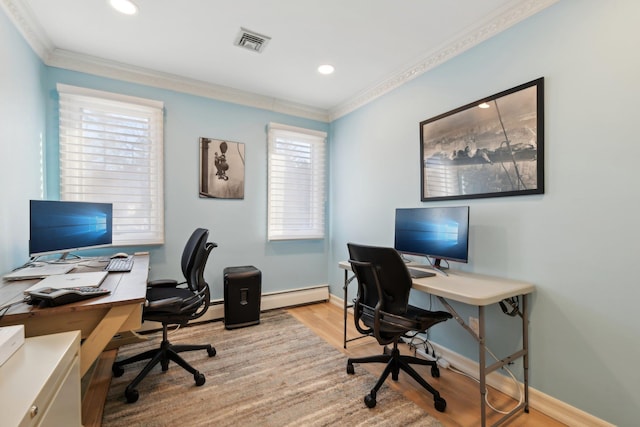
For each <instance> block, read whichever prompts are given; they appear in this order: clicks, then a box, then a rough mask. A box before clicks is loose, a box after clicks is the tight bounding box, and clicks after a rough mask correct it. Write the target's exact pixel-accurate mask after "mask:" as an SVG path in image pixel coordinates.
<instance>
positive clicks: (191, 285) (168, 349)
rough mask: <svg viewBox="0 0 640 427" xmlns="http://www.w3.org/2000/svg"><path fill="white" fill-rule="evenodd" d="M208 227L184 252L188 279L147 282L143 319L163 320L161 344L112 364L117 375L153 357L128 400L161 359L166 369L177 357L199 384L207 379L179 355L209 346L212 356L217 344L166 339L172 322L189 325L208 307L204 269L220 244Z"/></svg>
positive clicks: (196, 234)
mask: <svg viewBox="0 0 640 427" xmlns="http://www.w3.org/2000/svg"><path fill="white" fill-rule="evenodd" d="M208 236H209V231H208V230H205V229H203V228H198V229H196V230H195V231H194V232H193V234H192V235H191V237H190V238H189V241H188V242H187V244H186V246H185V248H184V251H183V252H182V274H183V275H184V277H185V279H186V280H185V281H184V282H181V283H178V282H177V281H176V280H154V281H150V282H148V283H147V297H146V298H147V301H146V303H145V307H144V309H143V313H142V319H143V320H151V321H155V322H161V323H162V343H161V344H160V348H159V349H156V350H149V351H146V352H144V353H141V354H138V355H136V356H132V357H129V358H128V359H125V360H121V361H119V362H115V363H114V364H113V367H112V371H113V375H114V376H116V377H119V376H121V375H122V374H123V373H124V368H123V366H124V365H128V364H130V363H134V362H138V361H141V360H146V359H151V360H149V362H148V363H147V365H146V366H145V367H144V369H142V371H141V372H140V373H139V374H138V375H137V376H136V377H135V378H134V379H133V381H131V383H130V384H129V385H128V386H127V388H126V390H125V392H124V395H125V398H126V399H127V402H128V403H133V402H135V401H137V400H138V397H139V396H138V390H136V386H137V385H138V384H139V383H140V381H142V380H143V379H144V378H145V377H146V376H147V374H148V373H149V372H150V371H151V369H153V367H154V366H155V365H157V364H158V363H160V366H161V367H162V370H163V371H166V370H167V369H169V361H171V360H172V361H174V362H175V363H177V364H178V365H180V366H181V367H182V368H184V369H185V370H187V371H189V372H190V373H192V374H193V378H194V380H195V382H196V385H197V386H201V385H203V384H204V383H205V377H204V375H203V374H201V373H200V372H198V370H196V369H195V368H193V367H192V366H191V365H189V364H188V363H187V362H186V361H185V360H184V359H183V358H182V357H180V356H179V355H178V353H181V352H183V351H193V350H207V353H208V355H209V357H213V356H215V354H216V350H215V348H213V347H212V346H211V345H209V344H204V345H173V344H171V343H170V342H169V340H168V339H167V328H168V326H169V325H186V324H187V323H188V322H189V321H190V320H193V319H197V318H198V317H200V316H202V315H203V314H204V313H205V312H206V311H207V309H208V308H209V301H210V298H209V285H208V284H207V282H205V280H204V277H203V275H204V269H205V266H206V264H207V259H208V258H209V253H210V252H211V250H212V249H213V248H215V247H216V246H217V245H216V244H215V243H212V242H207V238H208Z"/></svg>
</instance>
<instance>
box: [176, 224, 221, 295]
mask: <svg viewBox="0 0 640 427" xmlns="http://www.w3.org/2000/svg"><path fill="white" fill-rule="evenodd" d="M208 237H209V230H207V229H204V228H196V229H195V230H194V231H193V233H191V237H189V240H188V241H187V244H186V245H185V246H184V250H183V251H182V260H181V267H182V274H183V275H184V278H185V280H186V281H187V284H188V285H189V288H191V289H192V290H195V291H197V290H198V289H199V288H200V287H199V285H198V282H199V280H198V276H202V275H203V274H204V267H205V265H206V262H207V257H208V255H209V254H208V251H207V248H206V246H207V238H208ZM214 245H215V244H214ZM214 247H215V246H214ZM212 249H213V248H212Z"/></svg>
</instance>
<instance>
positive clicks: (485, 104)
mask: <svg viewBox="0 0 640 427" xmlns="http://www.w3.org/2000/svg"><path fill="white" fill-rule="evenodd" d="M478 107H480V108H489V107H490V105H489V104H487V103H486V102H483V103H482V104H480V105H478Z"/></svg>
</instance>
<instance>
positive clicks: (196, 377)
mask: <svg viewBox="0 0 640 427" xmlns="http://www.w3.org/2000/svg"><path fill="white" fill-rule="evenodd" d="M193 379H194V380H196V385H197V386H198V387H199V386H201V385H203V384H204V383H205V381H206V380H207V379H206V378H205V377H204V374H201V373H200V372H197V373H195V374H193Z"/></svg>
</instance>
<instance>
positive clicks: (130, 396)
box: [124, 389, 140, 403]
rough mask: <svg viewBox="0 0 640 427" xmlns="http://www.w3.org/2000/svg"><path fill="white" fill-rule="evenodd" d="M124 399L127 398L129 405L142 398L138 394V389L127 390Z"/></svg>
mask: <svg viewBox="0 0 640 427" xmlns="http://www.w3.org/2000/svg"><path fill="white" fill-rule="evenodd" d="M124 397H126V399H127V403H134V402H136V401H137V400H138V397H140V395H139V394H138V390H136V389H131V390H129V389H126V390H125V391H124Z"/></svg>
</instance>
